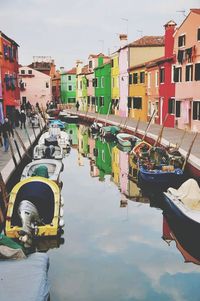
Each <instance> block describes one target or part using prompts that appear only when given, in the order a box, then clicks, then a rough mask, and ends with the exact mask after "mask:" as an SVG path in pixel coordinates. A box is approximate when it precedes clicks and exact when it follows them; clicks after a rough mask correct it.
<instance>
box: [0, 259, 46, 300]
mask: <svg viewBox="0 0 200 301" xmlns="http://www.w3.org/2000/svg"><path fill="white" fill-rule="evenodd" d="M48 268H49V257H48V255H47V254H46V253H34V254H31V255H29V256H28V257H27V258H26V259H20V260H1V261H0V300H1V301H12V300H13V301H47V300H48V297H49V283H48V277H47V276H48Z"/></svg>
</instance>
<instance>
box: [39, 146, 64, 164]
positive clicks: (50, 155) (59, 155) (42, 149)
mask: <svg viewBox="0 0 200 301" xmlns="http://www.w3.org/2000/svg"><path fill="white" fill-rule="evenodd" d="M63 157H64V154H63V149H62V147H60V146H59V145H44V144H38V145H36V146H35V147H34V149H33V160H40V159H56V160H62V159H63Z"/></svg>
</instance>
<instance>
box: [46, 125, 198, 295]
mask: <svg viewBox="0 0 200 301" xmlns="http://www.w3.org/2000/svg"><path fill="white" fill-rule="evenodd" d="M79 136H80V137H79V138H80V139H79V141H78V149H75V148H74V149H72V151H71V153H70V155H69V156H68V157H66V158H65V159H64V160H63V162H64V166H65V168H64V171H63V173H62V181H63V184H64V185H63V189H62V195H63V197H64V200H65V206H64V219H65V228H64V235H63V237H64V239H65V242H64V244H63V245H61V246H60V247H59V248H58V249H50V250H49V251H48V254H49V256H50V270H49V281H50V286H51V290H50V292H51V300H52V301H129V300H130V301H135V300H138V301H139V300H145V301H146V300H148V301H157V300H158V301H171V300H178V301H179V300H180V301H190V300H191V301H196V300H200V266H199V265H197V264H194V263H192V262H191V261H193V260H192V259H191V258H190V257H189V255H188V254H187V255H186V254H185V253H184V251H183V254H184V256H183V255H182V253H181V252H180V250H179V249H178V248H177V245H176V242H175V241H174V240H172V239H170V241H171V242H170V245H168V244H167V242H166V241H165V240H164V239H163V238H162V237H163V236H164V238H165V239H166V240H168V232H169V231H167V230H166V229H167V227H166V224H164V230H163V214H162V210H161V209H159V208H155V207H152V202H151V203H149V202H148V199H146V198H144V197H141V192H140V191H139V190H138V188H137V186H136V185H135V184H134V182H133V181H132V178H131V177H130V171H131V169H130V166H129V157H128V155H127V154H126V153H123V152H121V151H118V150H116V147H115V146H114V145H112V144H109V145H107V146H106V145H105V144H104V145H103V144H102V143H101V142H100V141H96V142H95V148H98V155H97V157H94V156H93V155H92V154H93V153H94V151H93V149H91V145H90V147H89V144H90V142H91V140H90V138H89V137H88V136H87V135H85V134H84V132H83V131H80V128H79ZM89 153H90V154H89ZM89 157H90V159H89ZM91 158H92V159H91ZM92 160H93V161H92ZM117 163H118V164H117ZM95 165H97V166H98V169H95V167H94V166H95ZM95 173H96V174H97V175H98V176H96V177H93V176H91V175H94V174H95ZM121 200H123V204H122V203H121ZM122 206H123V207H122ZM154 206H155V204H154ZM184 257H185V259H186V260H188V261H190V262H188V263H185V262H184V261H185V259H184Z"/></svg>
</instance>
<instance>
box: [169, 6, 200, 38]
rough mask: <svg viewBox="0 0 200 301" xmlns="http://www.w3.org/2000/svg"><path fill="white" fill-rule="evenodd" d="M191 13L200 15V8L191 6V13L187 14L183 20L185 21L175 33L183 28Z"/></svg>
mask: <svg viewBox="0 0 200 301" xmlns="http://www.w3.org/2000/svg"><path fill="white" fill-rule="evenodd" d="M191 13H194V14H198V15H200V9H199V8H191V9H190V12H189V14H188V15H187V16H186V18H185V19H184V20H183V22H182V23H181V24H180V25H179V27H178V28H177V31H176V32H175V33H174V34H175V35H176V34H177V32H178V30H179V29H180V28H181V26H182V25H183V24H184V23H185V21H186V20H187V19H188V17H189V16H190V14H191Z"/></svg>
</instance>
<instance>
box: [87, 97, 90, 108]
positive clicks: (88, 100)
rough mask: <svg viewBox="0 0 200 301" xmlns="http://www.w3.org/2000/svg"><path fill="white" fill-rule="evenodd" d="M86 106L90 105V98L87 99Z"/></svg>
mask: <svg viewBox="0 0 200 301" xmlns="http://www.w3.org/2000/svg"><path fill="white" fill-rule="evenodd" d="M87 103H88V106H89V105H90V96H88V97H87Z"/></svg>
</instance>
